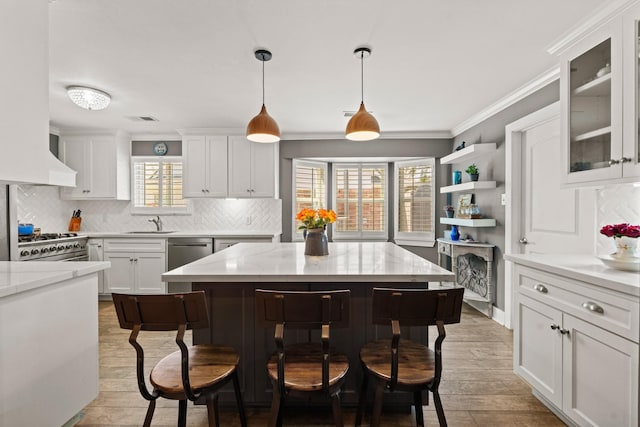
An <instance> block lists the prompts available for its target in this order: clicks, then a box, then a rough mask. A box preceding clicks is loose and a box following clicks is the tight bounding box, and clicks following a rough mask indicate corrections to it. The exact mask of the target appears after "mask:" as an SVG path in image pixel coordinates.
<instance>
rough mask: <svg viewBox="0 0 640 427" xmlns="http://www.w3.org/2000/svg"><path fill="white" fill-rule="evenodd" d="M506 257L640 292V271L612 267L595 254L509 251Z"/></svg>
mask: <svg viewBox="0 0 640 427" xmlns="http://www.w3.org/2000/svg"><path fill="white" fill-rule="evenodd" d="M504 258H505V259H506V260H507V261H512V262H515V263H517V264H520V265H524V266H527V267H532V268H537V269H540V270H544V271H547V272H549V273H554V274H558V275H561V276H565V277H568V278H571V279H576V280H580V281H582V282H586V283H590V284H592V285H596V286H601V287H603V288H607V289H611V290H614V291H617V292H622V293H625V294H630V295H634V296H636V297H639V296H640V273H635V272H630V271H621V270H615V269H613V268H609V267H607V266H606V265H604V264H603V263H602V261H600V260H599V259H598V257H596V256H594V255H578V254H576V255H566V254H531V255H526V254H513V255H508V254H507V255H505V256H504Z"/></svg>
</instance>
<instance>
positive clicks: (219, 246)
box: [213, 237, 273, 253]
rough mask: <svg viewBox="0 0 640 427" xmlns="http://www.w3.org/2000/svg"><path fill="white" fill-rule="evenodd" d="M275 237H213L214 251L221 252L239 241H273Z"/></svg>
mask: <svg viewBox="0 0 640 427" xmlns="http://www.w3.org/2000/svg"><path fill="white" fill-rule="evenodd" d="M271 242H273V237H225V238H220V239H217V238H214V239H213V252H214V253H215V252H220V251H221V250H223V249H226V248H229V247H231V246H233V245H235V244H237V243H271Z"/></svg>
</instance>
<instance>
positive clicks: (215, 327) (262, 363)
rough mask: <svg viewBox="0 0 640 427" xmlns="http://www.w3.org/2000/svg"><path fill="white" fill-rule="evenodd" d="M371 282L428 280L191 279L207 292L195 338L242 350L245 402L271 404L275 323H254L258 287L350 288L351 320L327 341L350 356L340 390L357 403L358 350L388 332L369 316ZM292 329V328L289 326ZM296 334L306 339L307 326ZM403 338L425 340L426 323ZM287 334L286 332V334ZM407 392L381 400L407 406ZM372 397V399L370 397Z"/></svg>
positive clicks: (224, 397)
mask: <svg viewBox="0 0 640 427" xmlns="http://www.w3.org/2000/svg"><path fill="white" fill-rule="evenodd" d="M374 287H396V288H403V289H426V288H427V283H375V284H367V283H326V284H322V283H261V284H259V286H257V285H256V284H255V283H235V282H234V283H219V282H216V283H193V290H203V291H205V293H206V298H207V303H208V305H209V310H210V311H209V316H210V318H211V325H212V327H211V328H210V329H207V330H205V329H202V330H199V331H194V344H203V343H224V344H225V345H231V346H233V347H234V348H235V349H236V350H237V351H238V353H239V354H240V366H239V368H240V369H239V374H240V386H241V388H242V392H243V396H244V399H245V404H246V405H247V406H269V405H270V404H271V397H272V394H271V382H270V381H269V379H268V377H267V373H266V363H267V358H268V357H269V355H270V354H271V353H273V352H274V351H275V344H274V340H273V333H274V331H273V329H264V328H262V327H261V326H259V325H257V324H256V320H255V299H254V293H255V290H256V289H278V290H299V291H301V290H309V291H316V290H333V289H349V290H350V291H351V299H350V300H351V307H350V324H351V327H350V328H348V329H334V330H331V345H332V346H334V347H336V348H337V349H339V350H340V351H341V352H344V353H345V354H347V356H348V357H349V364H350V369H349V374H348V378H347V380H346V382H345V386H344V389H343V392H342V394H341V398H342V402H343V404H344V405H345V406H356V404H357V402H358V393H359V391H360V384H361V381H362V369H361V367H360V359H359V351H360V347H362V346H363V345H364V344H365V343H367V342H369V341H371V340H375V339H379V338H383V337H389V338H390V337H391V328H390V327H380V326H376V325H373V324H372V322H371V293H372V289H373V288H374ZM291 333H295V332H291ZM298 333H299V334H302V337H300V339H305V337H306V335H307V332H304V331H302V332H298ZM402 336H403V338H404V337H406V338H410V339H412V340H415V341H418V342H422V343H424V344H427V343H428V335H427V331H426V329H425V328H415V327H412V328H409V327H407V328H403V329H402ZM286 339H287V336H285V340H286ZM412 399H413V397H412V395H411V394H410V393H392V394H388V395H386V396H385V406H398V409H400V408H402V409H409V406H410V405H411V404H412ZM220 401H221V403H227V402H228V403H229V405H231V406H233V405H235V397H234V395H233V389H232V388H229V389H228V390H225V391H224V392H221V394H220ZM370 401H371V400H370ZM315 403H318V404H321V405H327V404H328V400H327V401H318V402H307V401H301V400H297V399H289V400H287V403H286V405H287V406H294V405H297V404H304V405H309V404H312V405H313V404H315Z"/></svg>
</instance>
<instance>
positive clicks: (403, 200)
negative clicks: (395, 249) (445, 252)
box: [395, 158, 435, 245]
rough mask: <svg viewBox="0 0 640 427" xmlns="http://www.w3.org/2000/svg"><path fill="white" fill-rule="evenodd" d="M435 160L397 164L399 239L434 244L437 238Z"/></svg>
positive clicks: (396, 223)
mask: <svg viewBox="0 0 640 427" xmlns="http://www.w3.org/2000/svg"><path fill="white" fill-rule="evenodd" d="M434 165H435V161H434V159H433V158H428V159H418V160H411V161H406V162H396V163H395V182H396V188H395V240H396V243H399V244H407V245H411V244H416V243H422V244H423V245H433V242H434V240H435V167H434Z"/></svg>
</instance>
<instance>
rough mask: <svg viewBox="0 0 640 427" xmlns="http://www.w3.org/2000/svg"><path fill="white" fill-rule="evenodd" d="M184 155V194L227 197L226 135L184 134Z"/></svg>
mask: <svg viewBox="0 0 640 427" xmlns="http://www.w3.org/2000/svg"><path fill="white" fill-rule="evenodd" d="M182 156H183V161H184V188H183V191H182V193H183V196H184V197H185V198H195V197H227V137H226V136H211V135H209V136H205V135H196V136H185V137H184V138H183V139H182Z"/></svg>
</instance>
